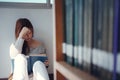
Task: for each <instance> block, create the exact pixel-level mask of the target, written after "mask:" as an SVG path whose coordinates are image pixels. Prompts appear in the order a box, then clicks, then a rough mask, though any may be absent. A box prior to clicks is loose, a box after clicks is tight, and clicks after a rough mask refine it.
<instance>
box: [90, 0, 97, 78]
mask: <svg viewBox="0 0 120 80" xmlns="http://www.w3.org/2000/svg"><path fill="white" fill-rule="evenodd" d="M98 10H99V7H98V0H93V12H92V13H93V16H92V19H93V22H92V24H93V27H92V28H93V32H92V65H91V66H92V67H91V70H92V71H91V73H92V74H93V75H94V76H97V75H98V71H97V59H98V56H97V52H96V49H97V26H98Z"/></svg>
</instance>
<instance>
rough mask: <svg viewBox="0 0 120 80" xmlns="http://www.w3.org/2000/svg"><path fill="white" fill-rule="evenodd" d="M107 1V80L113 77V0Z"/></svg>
mask: <svg viewBox="0 0 120 80" xmlns="http://www.w3.org/2000/svg"><path fill="white" fill-rule="evenodd" d="M107 2H108V6H109V7H108V10H109V11H108V16H109V19H108V21H109V22H108V23H109V24H108V26H109V28H108V69H107V71H108V74H107V75H106V76H107V79H108V80H112V79H113V74H112V72H113V12H114V9H113V3H114V1H113V0H107Z"/></svg>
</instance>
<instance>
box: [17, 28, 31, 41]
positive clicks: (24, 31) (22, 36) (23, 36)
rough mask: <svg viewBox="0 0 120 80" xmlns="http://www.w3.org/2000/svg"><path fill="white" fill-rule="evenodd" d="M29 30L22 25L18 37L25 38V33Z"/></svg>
mask: <svg viewBox="0 0 120 80" xmlns="http://www.w3.org/2000/svg"><path fill="white" fill-rule="evenodd" d="M29 32H30V30H29V29H28V28H27V27H23V28H22V30H21V32H20V34H19V37H20V38H23V39H27V38H28V37H27V34H28V33H29Z"/></svg>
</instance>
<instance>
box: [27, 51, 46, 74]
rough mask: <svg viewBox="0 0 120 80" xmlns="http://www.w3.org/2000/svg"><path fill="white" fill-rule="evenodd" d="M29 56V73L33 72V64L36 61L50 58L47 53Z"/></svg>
mask: <svg viewBox="0 0 120 80" xmlns="http://www.w3.org/2000/svg"><path fill="white" fill-rule="evenodd" d="M26 57H27V63H28V73H31V72H32V68H33V65H34V63H35V62H36V61H42V62H45V61H46V60H48V58H47V55H46V54H45V53H42V54H31V55H29V56H26Z"/></svg>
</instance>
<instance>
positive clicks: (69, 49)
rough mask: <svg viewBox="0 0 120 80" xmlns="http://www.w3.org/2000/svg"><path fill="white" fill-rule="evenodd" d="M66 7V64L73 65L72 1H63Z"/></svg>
mask: <svg viewBox="0 0 120 80" xmlns="http://www.w3.org/2000/svg"><path fill="white" fill-rule="evenodd" d="M65 3H66V4H65V7H66V12H65V14H66V21H65V22H66V55H67V63H68V64H70V65H72V64H73V59H72V58H73V0H66V1H65Z"/></svg>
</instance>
